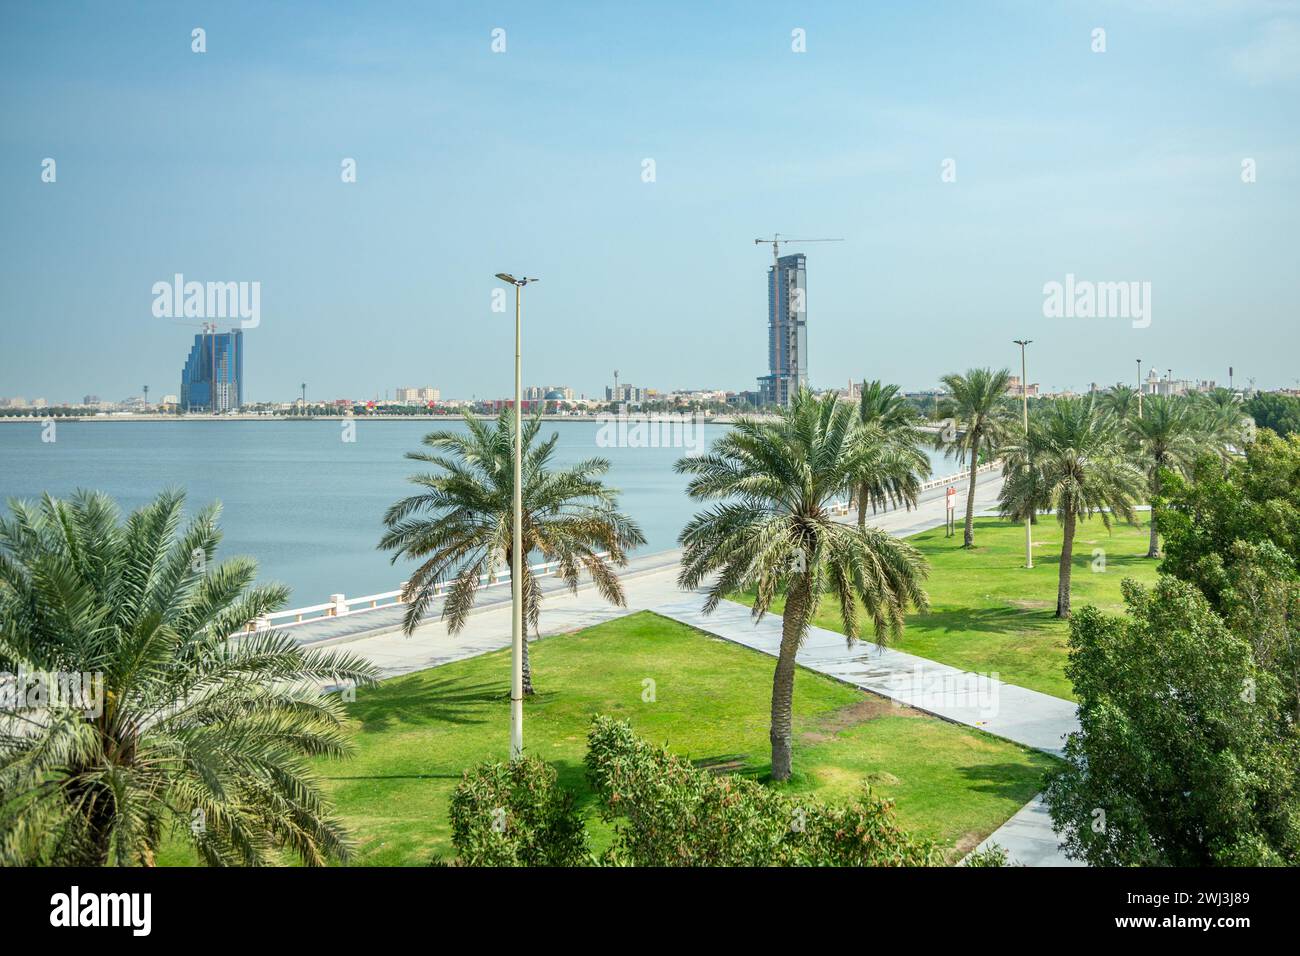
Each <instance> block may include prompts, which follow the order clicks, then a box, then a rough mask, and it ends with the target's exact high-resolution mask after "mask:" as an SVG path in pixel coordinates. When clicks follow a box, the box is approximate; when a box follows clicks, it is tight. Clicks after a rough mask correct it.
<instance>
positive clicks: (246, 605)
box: [0, 491, 374, 866]
mask: <svg viewBox="0 0 1300 956" xmlns="http://www.w3.org/2000/svg"><path fill="white" fill-rule="evenodd" d="M183 501H184V498H183V495H182V494H181V493H179V492H174V491H168V492H165V493H163V494H162V495H160V496H159V497H158V498H156V499H155V500H154V501H153V502H151V503H150V504H148V505H146V506H144V507H142V508H141V509H139V510H138V511H136V512H134V513H133V514H131V515H130V516H129V517H128V518H127V519H126V521H125V522H122V521H121V520H120V518H121V515H120V512H119V511H118V509H117V506H116V505H115V504H114V503H113V501H112V500H111V499H109V498H108V497H106V496H104V495H102V494H97V493H90V492H78V493H77V494H76V495H74V496H73V497H71V498H70V499H67V500H56V499H53V498H50V497H48V496H46V497H45V498H43V499H42V500H41V501H40V502H39V503H32V502H11V504H10V515H9V516H8V517H5V518H0V670H3V671H5V672H6V673H7V674H8V675H10V677H9V681H10V684H9V687H8V690H9V693H8V694H6V695H4V697H3V702H0V863H2V864H54V865H78V866H88V865H89V866H98V865H104V864H115V865H151V864H153V863H154V862H155V860H156V857H157V853H158V849H159V846H160V844H161V843H162V842H163V840H164V838H165V836H166V835H167V834H168V833H169V832H170V833H174V834H177V835H179V836H180V837H181V838H183V839H185V840H187V841H188V842H189V843H190V844H191V845H192V846H193V848H194V850H195V852H196V853H197V855H198V857H199V858H200V859H201V860H203V861H204V862H206V863H209V864H214V865H221V864H242V865H253V864H262V863H267V862H274V861H275V860H276V859H277V858H278V852H277V851H279V850H281V849H284V850H287V851H289V852H291V853H292V854H294V855H296V856H297V857H298V859H300V860H301V861H302V862H303V863H307V864H313V865H316V864H322V863H325V862H327V861H328V860H330V859H343V858H345V856H346V854H347V850H348V847H349V841H348V839H347V836H346V834H345V833H344V830H343V828H342V826H341V825H340V823H339V821H338V820H337V819H336V818H335V817H334V815H333V811H332V810H331V808H330V806H329V804H328V803H327V802H326V800H325V798H324V796H323V794H322V793H321V790H320V787H319V785H318V783H317V780H316V778H315V776H314V774H313V773H312V771H311V770H310V768H309V766H308V762H307V761H308V758H310V757H318V756H322V755H324V756H334V757H337V756H341V755H343V754H345V753H347V752H348V750H349V741H348V736H347V733H346V727H345V713H344V709H343V704H342V702H341V701H340V700H339V699H338V697H337V696H336V695H326V694H324V693H323V692H322V690H321V687H322V686H323V685H325V684H336V683H341V682H348V681H351V682H356V683H365V682H369V681H371V680H373V678H374V670H373V668H372V667H371V666H370V665H369V664H367V663H365V662H363V661H361V660H359V659H357V658H355V657H353V656H351V655H347V654H340V653H337V652H327V651H320V650H304V649H303V648H301V647H299V646H298V644H297V643H296V642H295V641H293V640H292V639H291V638H290V637H289V636H287V635H286V634H284V633H283V632H277V631H274V630H265V631H259V632H257V633H252V634H248V633H244V634H240V635H239V636H237V637H235V638H230V637H229V635H232V634H234V633H235V632H237V631H240V630H241V629H243V627H244V625H245V624H246V623H247V622H249V621H251V620H254V619H255V618H257V617H260V616H262V615H264V614H266V613H268V612H271V611H274V610H276V609H278V608H279V607H281V606H282V605H283V604H284V602H285V599H286V597H287V594H288V591H287V589H286V588H284V587H283V586H280V585H260V586H258V585H254V584H253V579H254V576H255V575H256V570H257V569H256V565H255V564H254V562H253V561H251V560H250V559H247V558H232V559H229V560H226V561H223V562H221V563H219V564H217V563H214V555H215V553H216V550H217V545H218V542H219V541H220V540H221V534H220V531H219V530H218V527H217V515H218V507H217V506H215V505H214V506H212V507H209V508H207V509H205V510H203V511H202V512H200V513H199V514H198V515H197V516H196V517H195V518H194V519H193V520H191V521H190V522H188V524H184V526H183V522H184V519H183V513H182V508H183ZM23 675H25V677H24V676H23ZM34 675H44V677H43V678H42V680H43V682H44V686H45V688H46V693H45V694H43V695H42V694H40V692H39V691H38V690H37V688H38V687H39V686H41V682H40V681H36V682H32V678H33V677H34ZM50 675H77V685H76V686H77V687H78V688H79V690H80V691H81V693H78V694H73V695H70V694H67V693H58V694H54V693H50V692H49V691H51V690H52V688H54V687H55V686H57V684H58V681H57V680H56V679H52V678H51V676H50ZM23 687H26V688H27V689H28V693H26V694H22V693H18V691H20V690H21V689H22V688H23Z"/></svg>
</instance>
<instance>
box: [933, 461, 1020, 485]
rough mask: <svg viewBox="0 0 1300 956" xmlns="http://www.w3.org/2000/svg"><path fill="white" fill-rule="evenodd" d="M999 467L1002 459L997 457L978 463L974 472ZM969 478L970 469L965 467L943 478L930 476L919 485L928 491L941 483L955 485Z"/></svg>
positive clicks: (981, 472)
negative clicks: (993, 459)
mask: <svg viewBox="0 0 1300 956" xmlns="http://www.w3.org/2000/svg"><path fill="white" fill-rule="evenodd" d="M1001 467H1002V459H1000V458H999V459H998V460H997V461H990V462H987V463H985V464H983V465H980V466H979V467H978V468H976V469H975V474H977V475H980V474H983V473H984V472H987V471H994V470H995V469H998V468H1001ZM969 480H970V469H967V470H966V471H959V472H957V473H956V474H953V475H948V476H947V477H944V478H931V479H930V480H929V481H927V482H925V483H924V484H922V485H921V490H922V491H929V490H930V489H932V488H938V487H941V486H942V485H955V484H956V483H958V482H961V481H969Z"/></svg>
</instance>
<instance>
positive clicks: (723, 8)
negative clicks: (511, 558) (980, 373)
mask: <svg viewBox="0 0 1300 956" xmlns="http://www.w3.org/2000/svg"><path fill="white" fill-rule="evenodd" d="M196 28H201V29H202V30H203V31H204V39H205V45H206V51H205V52H202V53H198V52H194V50H193V49H192V46H193V43H194V40H193V31H194V30H195V29H196ZM1098 29H1100V30H1104V52H1098V51H1096V50H1095V47H1097V46H1098V35H1097V34H1096V32H1095V31H1097V30H1098ZM498 30H503V31H504V35H502V34H500V33H498V34H496V37H497V44H496V45H497V46H498V47H500V39H501V38H502V36H504V43H505V49H504V51H503V52H496V51H494V49H493V45H494V31H498ZM795 31H802V34H801V36H802V38H803V43H802V45H803V47H804V50H803V52H796V49H795V47H796V46H799V45H800V44H799V42H798V38H799V36H800V34H796V33H795ZM47 159H53V160H54V161H55V164H54V172H55V177H54V181H53V182H46V181H44V180H43V176H44V175H45V170H46V165H47V164H45V160H47ZM346 160H353V161H355V170H356V177H355V182H345V181H344V176H343V167H344V163H345V161H346ZM647 160H650V161H652V162H653V166H652V167H650V166H648V165H647V163H646V161H647ZM1243 164H1246V165H1248V166H1249V167H1250V168H1251V169H1252V170H1253V177H1250V176H1244V165H1243ZM650 169H652V170H653V176H652V177H651V176H649V174H648V170H650ZM1244 178H1253V180H1254V181H1252V182H1246V181H1244ZM1297 221H1300V2H1290V0H1237V2H1229V0H1185V2H1175V0H1130V2H1118V0H1116V2H1086V3H1085V2H1053V0H1024V2H1019V0H1017V2H1010V0H988V2H978V3H977V2H965V0H957V2H933V3H924V2H915V3H902V2H898V3H883V2H870V3H868V2H863V0H855V2H845V3H838V2H816V3H811V2H790V0H786V2H781V3H760V2H753V0H744V2H741V0H736V2H727V0H721V2H710V3H699V2H659V3H653V4H646V3H634V2H608V3H596V2H591V3H577V2H564V3H561V2H549V3H537V2H523V3H473V4H467V3H459V2H458V3H443V2H433V3H430V2H422V3H409V4H403V3H382V4H381V3H370V4H367V3H356V4H343V3H314V4H305V3H304V4H296V3H287V2H281V3H241V2H223V3H184V2H180V3H177V2H171V3H113V4H104V3H85V4H79V3H36V2H30V3H29V2H22V0H7V2H5V3H4V4H3V5H2V6H0V310H2V311H0V396H5V397H7V396H17V395H21V396H24V397H26V398H27V399H28V400H31V399H32V398H36V397H44V398H46V399H47V400H49V401H50V402H58V401H64V400H80V398H81V397H82V396H83V395H84V394H97V395H99V396H100V397H101V398H103V399H105V400H117V399H120V398H123V397H126V396H129V395H136V394H139V393H140V390H141V386H142V385H143V384H145V383H148V384H149V385H150V393H151V397H152V398H153V399H154V400H157V399H159V398H161V397H162V396H163V395H164V394H168V393H172V394H175V393H178V392H179V390H180V369H181V365H182V364H183V362H184V359H185V356H186V353H187V352H188V349H189V345H190V343H191V342H192V339H193V335H194V333H195V332H196V331H197V330H198V326H199V322H200V320H199V319H195V318H192V317H191V318H184V317H180V318H175V317H166V316H164V317H159V316H157V315H155V314H154V313H155V309H154V308H153V306H154V293H153V286H154V284H155V283H157V282H168V283H170V282H171V281H172V277H173V276H174V275H175V274H177V273H180V274H182V275H184V276H185V278H186V279H187V280H189V281H200V282H208V281H220V282H225V281H234V282H248V283H253V282H256V283H259V289H260V314H259V321H258V324H257V325H256V327H252V328H248V329H247V331H246V333H245V375H246V386H245V398H246V400H250V401H275V400H284V401H287V400H291V399H292V398H294V397H295V396H296V395H297V390H298V385H299V383H300V382H304V381H305V382H307V383H308V387H307V392H308V397H309V398H313V399H318V400H323V399H332V398H340V397H348V398H354V399H365V398H373V397H375V396H383V395H384V394H385V393H386V392H389V393H391V391H392V390H393V389H395V388H397V387H399V386H407V385H410V386H426V385H431V386H434V387H437V388H439V389H441V390H442V394H443V396H444V397H463V398H469V397H471V396H473V397H478V398H485V397H502V396H505V395H508V394H509V393H510V390H511V389H512V387H513V377H512V376H513V365H512V363H513V353H512V344H513V343H512V336H513V323H512V321H511V319H512V316H511V314H510V312H509V311H507V312H498V311H493V308H492V305H493V301H494V300H493V291H494V290H495V289H498V288H499V287H500V286H501V283H500V282H499V281H498V280H496V279H494V278H493V276H494V274H495V273H497V272H501V271H506V272H513V273H515V274H523V275H529V276H538V277H540V279H541V281H540V282H539V283H538V284H536V285H532V286H529V287H528V289H527V291H526V292H525V298H524V304H525V308H524V379H525V383H526V384H539V385H540V384H563V385H568V386H570V387H572V388H574V389H575V390H576V391H577V392H579V393H585V394H587V395H594V394H596V393H598V392H601V393H603V388H604V386H605V385H607V384H609V383H610V382H611V380H612V377H613V370H614V369H616V368H617V369H618V370H619V377H620V380H621V381H622V382H629V383H632V384H636V385H642V386H648V387H653V388H659V389H671V388H688V387H695V388H702V387H715V388H728V389H738V390H739V389H752V388H754V387H755V379H756V377H757V376H759V375H761V374H763V373H764V372H765V371H766V367H765V366H766V360H767V353H766V341H767V331H766V323H767V313H766V309H767V301H766V278H765V272H766V268H767V266H768V264H769V263H770V261H771V250H770V247H765V246H756V245H755V244H754V242H753V240H754V238H755V237H759V236H770V235H772V234H773V233H781V234H783V235H785V236H788V237H814V238H816V237H842V238H843V239H844V240H845V241H844V242H839V243H820V244H816V245H807V246H802V247H800V246H790V247H788V248H789V251H791V252H795V251H801V252H804V253H805V254H806V255H807V263H808V265H807V268H808V292H807V313H808V351H809V356H808V362H809V370H810V377H811V383H812V384H813V385H814V386H815V387H831V386H842V385H844V384H845V383H847V382H848V380H849V379H850V378H853V379H859V380H860V379H862V378H864V377H866V378H881V379H884V380H886V381H892V382H898V383H900V384H902V385H903V386H904V387H905V388H907V389H909V390H911V389H922V388H927V387H933V386H934V385H935V384H936V383H937V382H938V379H939V377H940V376H941V375H943V374H944V373H947V372H950V371H957V370H963V369H965V368H968V367H971V366H976V365H990V366H994V367H1000V366H1010V367H1013V370H1014V371H1017V372H1018V371H1019V368H1018V366H1019V360H1020V357H1019V350H1018V348H1017V347H1016V346H1014V345H1012V339H1015V338H1029V339H1032V340H1033V344H1032V345H1031V346H1030V347H1029V360H1030V374H1029V378H1030V380H1031V381H1034V382H1039V383H1041V384H1042V385H1043V387H1044V388H1054V389H1059V388H1067V387H1072V388H1076V389H1078V388H1086V387H1087V386H1088V384H1089V383H1091V382H1100V383H1103V384H1108V383H1113V382H1115V381H1117V380H1121V379H1123V380H1130V381H1131V380H1132V379H1133V378H1134V377H1135V371H1136V365H1135V360H1136V359H1139V358H1140V359H1142V360H1143V365H1144V368H1150V367H1152V366H1154V367H1157V368H1159V369H1160V370H1162V372H1163V370H1164V369H1166V368H1172V369H1173V370H1174V377H1175V378H1185V377H1186V378H1196V379H1200V378H1205V379H1217V380H1219V381H1220V382H1224V381H1226V379H1227V374H1228V366H1229V365H1232V366H1234V367H1235V371H1236V379H1235V381H1236V383H1237V384H1238V385H1244V384H1246V383H1247V382H1248V381H1249V380H1251V379H1253V380H1255V381H1256V383H1257V385H1258V386H1259V387H1278V386H1294V385H1295V384H1296V383H1297V380H1298V379H1300V361H1298V358H1297V357H1298V356H1300V311H1298V308H1297V303H1298V302H1300V243H1297V235H1296V223H1297ZM1067 275H1073V276H1074V277H1075V279H1076V281H1077V280H1083V281H1087V282H1097V283H1101V282H1137V283H1150V286H1149V287H1148V288H1149V289H1150V300H1149V303H1150V310H1149V314H1148V315H1147V316H1146V319H1147V320H1149V321H1145V320H1144V321H1137V320H1133V321H1130V319H1129V318H1128V317H1125V316H1119V317H1115V316H1108V317H1080V316H1047V315H1045V314H1044V298H1045V296H1044V286H1045V285H1046V284H1048V283H1051V282H1060V283H1065V282H1066V277H1067ZM228 324H229V323H228V322H227V323H223V324H222V327H223V328H224V327H226V326H227V325H228Z"/></svg>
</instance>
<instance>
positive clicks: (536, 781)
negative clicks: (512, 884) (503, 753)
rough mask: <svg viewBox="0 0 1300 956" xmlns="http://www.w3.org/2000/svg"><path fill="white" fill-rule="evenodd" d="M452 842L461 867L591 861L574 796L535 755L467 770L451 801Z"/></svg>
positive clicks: (560, 863)
mask: <svg viewBox="0 0 1300 956" xmlns="http://www.w3.org/2000/svg"><path fill="white" fill-rule="evenodd" d="M451 839H452V843H453V844H454V845H455V847H456V853H457V855H458V860H459V862H460V863H461V864H463V865H465V866H581V865H583V864H586V863H588V862H590V860H591V854H590V853H589V851H588V849H587V831H586V828H585V827H584V826H583V823H582V818H581V817H580V816H579V815H578V813H577V811H576V810H575V809H574V796H573V794H572V793H570V792H569V791H567V790H564V789H562V788H561V787H560V786H559V785H558V784H557V783H556V773H555V768H553V767H552V766H550V765H549V764H547V763H546V762H544V761H542V760H540V759H538V758H537V757H521V758H519V759H516V760H512V761H510V762H509V763H501V762H499V761H497V762H488V763H482V764H479V765H478V766H477V767H474V768H472V769H470V770H466V771H465V773H464V775H463V776H462V777H461V781H460V783H459V784H458V785H457V787H456V792H455V793H454V794H453V795H452V798H451Z"/></svg>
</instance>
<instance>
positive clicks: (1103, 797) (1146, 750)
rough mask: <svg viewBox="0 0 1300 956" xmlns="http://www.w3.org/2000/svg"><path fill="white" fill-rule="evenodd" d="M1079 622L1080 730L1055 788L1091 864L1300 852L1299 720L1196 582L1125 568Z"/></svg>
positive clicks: (1235, 860)
mask: <svg viewBox="0 0 1300 956" xmlns="http://www.w3.org/2000/svg"><path fill="white" fill-rule="evenodd" d="M1124 600H1125V603H1126V604H1127V607H1128V614H1127V615H1125V616H1122V617H1120V616H1111V615H1107V614H1103V613H1101V612H1100V611H1098V610H1097V609H1096V608H1093V607H1088V608H1084V609H1083V611H1082V612H1081V613H1079V614H1078V615H1076V616H1075V618H1074V619H1073V620H1072V621H1071V622H1070V663H1069V665H1068V666H1067V667H1066V675H1067V676H1068V677H1069V678H1070V681H1071V682H1072V684H1073V685H1074V689H1075V692H1076V693H1077V694H1078V697H1079V728H1080V729H1079V730H1078V731H1076V732H1075V733H1072V734H1070V735H1069V737H1068V738H1067V739H1066V744H1065V763H1064V764H1062V765H1061V767H1060V768H1059V769H1057V770H1055V771H1054V772H1053V773H1051V774H1050V775H1049V777H1048V782H1047V787H1046V790H1045V794H1046V800H1047V806H1048V809H1049V811H1050V812H1051V815H1052V825H1053V826H1054V827H1055V829H1056V831H1057V832H1058V833H1060V834H1061V835H1062V837H1063V838H1064V839H1063V842H1064V845H1065V848H1066V852H1067V854H1068V855H1070V856H1071V857H1073V858H1075V859H1083V860H1086V861H1087V862H1088V863H1090V864H1092V865H1093V866H1242V865H1250V866H1276V865H1289V866H1293V865H1296V864H1297V863H1300V733H1298V732H1297V729H1296V728H1295V726H1294V724H1293V723H1292V722H1291V720H1290V719H1289V718H1288V717H1287V716H1286V715H1285V714H1283V713H1282V708H1281V706H1280V705H1281V703H1282V701H1283V700H1285V696H1284V694H1283V693H1282V691H1281V689H1280V688H1279V687H1278V684H1277V681H1276V679H1275V678H1274V677H1273V676H1272V675H1270V674H1269V673H1267V672H1265V671H1262V670H1261V669H1260V668H1259V667H1258V666H1257V664H1256V662H1255V661H1254V660H1253V658H1252V653H1251V647H1250V644H1249V643H1248V642H1247V641H1246V640H1245V639H1244V638H1242V637H1241V636H1239V635H1237V634H1234V633H1233V632H1232V631H1231V630H1229V628H1228V626H1227V625H1226V624H1225V623H1224V621H1223V619H1222V618H1221V617H1220V616H1219V615H1217V614H1216V613H1215V612H1214V611H1213V609H1212V608H1211V607H1210V605H1209V603H1208V602H1207V601H1206V600H1205V597H1204V596H1203V595H1202V594H1201V592H1200V591H1199V590H1197V589H1196V588H1195V587H1193V586H1192V585H1189V584H1186V583H1184V582H1182V581H1179V580H1177V579H1175V578H1172V577H1170V576H1168V575H1161V578H1160V581H1159V583H1157V584H1156V586H1155V587H1154V588H1151V589H1146V588H1142V587H1139V586H1138V585H1137V584H1135V583H1134V582H1132V581H1125V582H1124Z"/></svg>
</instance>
